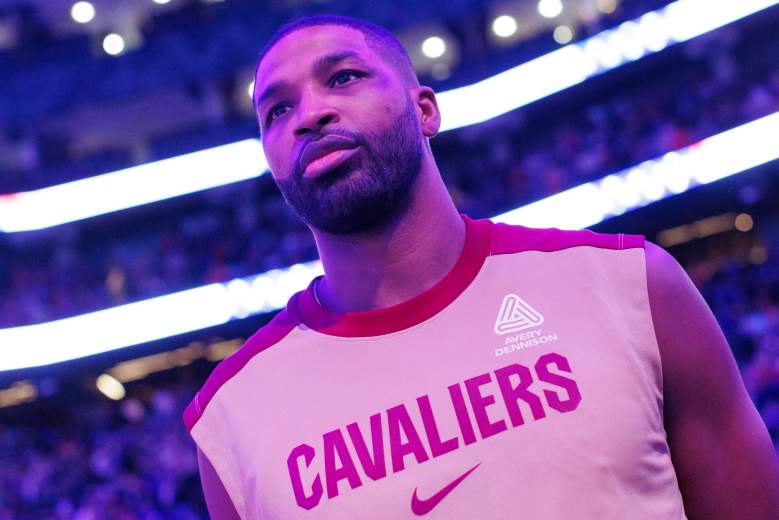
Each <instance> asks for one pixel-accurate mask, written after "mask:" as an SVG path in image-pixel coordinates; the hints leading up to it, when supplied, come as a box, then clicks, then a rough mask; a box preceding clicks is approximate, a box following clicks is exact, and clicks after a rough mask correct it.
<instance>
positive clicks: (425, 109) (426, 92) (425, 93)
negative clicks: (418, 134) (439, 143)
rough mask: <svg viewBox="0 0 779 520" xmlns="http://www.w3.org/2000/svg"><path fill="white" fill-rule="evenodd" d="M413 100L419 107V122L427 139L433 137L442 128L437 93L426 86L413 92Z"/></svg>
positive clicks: (414, 89)
mask: <svg viewBox="0 0 779 520" xmlns="http://www.w3.org/2000/svg"><path fill="white" fill-rule="evenodd" d="M411 99H412V100H413V101H414V104H416V106H417V111H418V114H419V122H420V125H421V126H422V133H423V134H424V136H425V137H433V136H435V135H436V134H437V133H438V129H439V128H441V112H440V111H439V110H438V101H437V100H436V98H435V92H433V89H432V88H430V87H426V86H424V85H422V86H419V87H415V88H413V89H412V90H411Z"/></svg>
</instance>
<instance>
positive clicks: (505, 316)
mask: <svg viewBox="0 0 779 520" xmlns="http://www.w3.org/2000/svg"><path fill="white" fill-rule="evenodd" d="M543 322H544V317H543V316H542V315H541V313H540V312H538V311H537V310H535V309H534V308H533V307H531V306H530V305H529V304H528V303H527V302H526V301H525V300H523V299H522V298H520V297H519V296H517V295H516V294H513V293H509V294H507V295H506V296H505V297H504V298H503V303H501V304H500V311H499V312H498V319H497V320H496V321H495V334H508V333H509V332H517V331H519V330H525V329H529V328H531V327H536V326H538V325H541V324H542V323H543Z"/></svg>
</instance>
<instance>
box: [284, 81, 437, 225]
mask: <svg viewBox="0 0 779 520" xmlns="http://www.w3.org/2000/svg"><path fill="white" fill-rule="evenodd" d="M328 133H331V134H338V135H341V136H344V137H347V138H349V139H351V140H352V141H353V142H355V143H357V144H359V145H360V149H359V150H358V152H357V153H356V154H354V155H353V156H352V157H350V158H349V159H348V160H347V161H345V162H344V163H342V164H341V165H339V166H338V167H336V168H334V169H333V170H331V171H329V172H326V173H325V174H323V175H320V176H318V177H316V178H313V179H306V178H304V177H303V171H302V169H301V168H300V166H299V163H298V162H296V165H295V168H294V171H293V172H292V175H290V176H289V177H287V178H286V179H284V180H278V181H277V185H278V187H279V190H280V191H281V194H282V195H283V196H284V199H285V200H286V201H287V204H289V206H290V207H291V208H292V209H293V211H294V212H295V213H296V214H297V215H298V216H299V217H300V219H301V220H303V222H305V223H306V224H307V225H308V226H309V227H311V228H315V229H318V230H321V231H324V232H326V233H330V234H336V235H348V234H355V233H364V232H367V231H370V230H372V229H376V228H381V227H384V226H386V225H387V224H389V223H390V222H391V221H392V220H394V218H395V217H396V216H397V215H399V214H400V213H401V212H402V210H403V208H404V207H407V206H408V203H409V201H410V200H411V195H412V190H413V185H414V183H415V181H416V179H417V177H418V176H419V171H420V168H421V164H422V139H421V136H420V128H419V123H418V122H417V120H416V111H415V109H414V105H413V103H412V101H411V98H410V97H408V96H407V103H406V109H405V110H404V112H403V113H402V114H401V115H400V116H398V118H397V119H396V120H395V121H394V122H393V124H392V125H391V126H390V128H388V129H387V130H385V131H383V132H379V133H375V134H372V133H354V132H347V131H345V130H333V131H330V132H328Z"/></svg>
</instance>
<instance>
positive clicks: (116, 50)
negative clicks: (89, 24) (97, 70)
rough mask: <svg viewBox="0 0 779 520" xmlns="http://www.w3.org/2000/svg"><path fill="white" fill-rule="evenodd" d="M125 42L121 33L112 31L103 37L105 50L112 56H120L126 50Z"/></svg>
mask: <svg viewBox="0 0 779 520" xmlns="http://www.w3.org/2000/svg"><path fill="white" fill-rule="evenodd" d="M124 48H125V42H124V38H123V37H122V35H121V34H117V33H111V34H107V35H106V36H105V38H103V50H104V51H105V52H106V54H110V55H111V56H118V55H120V54H122V52H124Z"/></svg>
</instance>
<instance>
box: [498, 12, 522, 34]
mask: <svg viewBox="0 0 779 520" xmlns="http://www.w3.org/2000/svg"><path fill="white" fill-rule="evenodd" d="M492 32H493V33H495V36H499V37H501V38H508V37H509V36H513V35H514V33H516V32H517V21H516V20H515V19H514V17H513V16H509V15H507V14H504V15H501V16H498V17H497V18H495V20H493V21H492Z"/></svg>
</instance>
